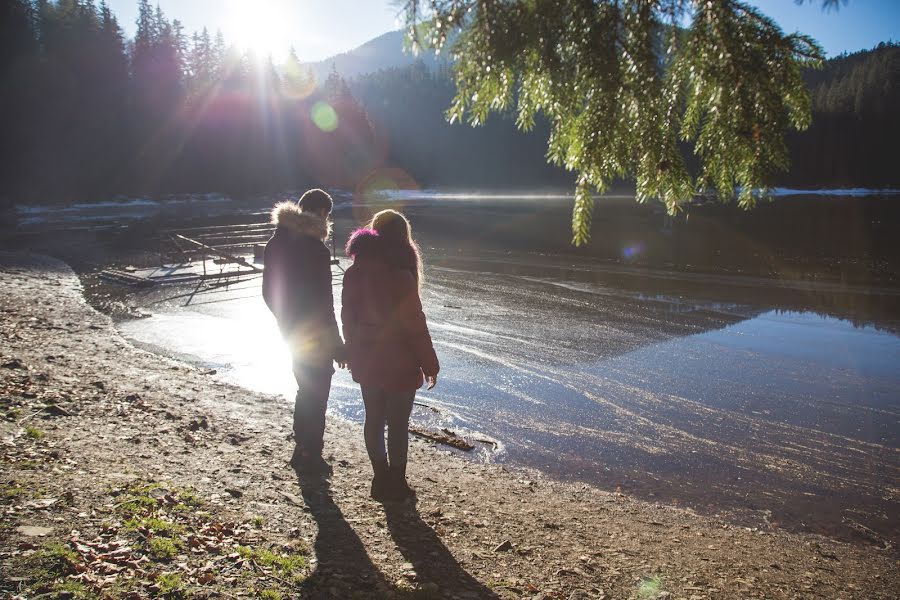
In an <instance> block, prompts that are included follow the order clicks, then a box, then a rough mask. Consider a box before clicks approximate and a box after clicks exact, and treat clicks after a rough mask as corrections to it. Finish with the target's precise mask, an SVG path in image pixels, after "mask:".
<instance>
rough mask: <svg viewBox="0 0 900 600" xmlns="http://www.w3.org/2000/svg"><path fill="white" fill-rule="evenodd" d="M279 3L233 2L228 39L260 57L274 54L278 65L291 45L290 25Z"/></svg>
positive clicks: (264, 0)
mask: <svg viewBox="0 0 900 600" xmlns="http://www.w3.org/2000/svg"><path fill="white" fill-rule="evenodd" d="M284 8H285V7H284V3H283V2H280V1H278V0H257V1H256V2H251V1H249V0H232V1H231V2H229V11H228V12H229V18H228V34H226V35H227V36H228V37H230V38H232V41H234V43H236V44H237V45H238V47H240V48H243V49H246V50H252V51H253V52H255V53H256V54H257V56H259V57H260V58H264V57H266V56H268V55H270V54H271V55H272V58H273V59H274V60H275V61H276V62H278V61H280V60H282V59H283V58H284V57H285V56H286V55H287V52H288V48H290V46H291V25H292V24H291V23H290V22H289V21H290V19H289V18H288V17H287V14H288V13H287V11H286V10H284Z"/></svg>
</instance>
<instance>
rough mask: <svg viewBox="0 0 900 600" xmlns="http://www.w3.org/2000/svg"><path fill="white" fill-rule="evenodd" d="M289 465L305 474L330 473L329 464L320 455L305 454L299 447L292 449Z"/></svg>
mask: <svg viewBox="0 0 900 600" xmlns="http://www.w3.org/2000/svg"><path fill="white" fill-rule="evenodd" d="M290 465H291V466H292V467H293V468H294V470H295V471H296V472H297V473H304V474H306V475H323V474H327V475H330V474H331V472H332V468H331V465H329V464H328V463H327V462H326V461H325V459H324V458H322V457H321V455H318V454H307V453H306V452H303V451H302V450H300V449H299V448H295V449H294V455H293V456H292V457H291V462H290Z"/></svg>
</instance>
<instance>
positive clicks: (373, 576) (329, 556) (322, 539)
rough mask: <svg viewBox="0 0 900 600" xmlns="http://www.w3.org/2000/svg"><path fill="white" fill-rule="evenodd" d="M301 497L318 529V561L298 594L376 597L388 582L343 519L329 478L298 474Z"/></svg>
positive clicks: (316, 542)
mask: <svg viewBox="0 0 900 600" xmlns="http://www.w3.org/2000/svg"><path fill="white" fill-rule="evenodd" d="M298 481H299V484H300V491H301V494H302V495H303V500H304V501H305V502H306V505H307V506H308V507H309V509H310V512H311V513H312V516H313V518H314V519H315V520H316V525H318V528H319V531H318V534H317V535H316V541H315V544H314V550H315V554H316V558H317V560H318V564H317V565H316V568H315V570H314V571H313V573H312V574H311V575H310V576H309V577H307V578H306V579H305V580H304V581H303V583H301V584H300V586H299V589H298V590H297V592H298V597H301V598H341V599H347V598H378V597H383V596H385V595H386V593H387V591H388V590H390V589H391V588H390V586H389V585H388V584H387V582H386V581H385V579H384V576H383V575H382V574H381V571H379V570H378V568H377V567H376V566H375V564H374V563H372V560H371V559H370V558H369V555H368V553H367V552H366V548H365V546H364V545H363V543H362V541H361V540H360V539H359V536H358V535H356V532H355V531H353V528H352V527H350V525H349V524H348V523H347V521H346V520H345V519H344V515H343V513H342V512H341V509H340V508H339V507H338V506H337V504H335V503H334V499H333V498H332V495H331V482H330V481H328V479H327V478H326V477H323V476H321V475H318V476H310V475H303V474H298Z"/></svg>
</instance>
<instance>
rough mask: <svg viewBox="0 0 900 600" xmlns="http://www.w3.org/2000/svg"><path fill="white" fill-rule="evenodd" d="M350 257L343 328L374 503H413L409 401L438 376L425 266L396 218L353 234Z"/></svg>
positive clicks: (391, 215) (381, 216)
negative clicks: (425, 304) (425, 306)
mask: <svg viewBox="0 0 900 600" xmlns="http://www.w3.org/2000/svg"><path fill="white" fill-rule="evenodd" d="M347 254H348V255H349V256H351V257H353V265H351V266H350V268H348V269H347V272H346V273H345V274H344V289H343V295H342V309H341V320H342V321H343V325H344V336H345V338H346V340H347V357H348V360H349V363H350V370H351V372H352V373H353V380H354V381H356V382H357V383H359V384H360V386H361V387H362V396H363V402H364V403H365V406H366V423H365V427H364V432H365V439H366V451H367V452H368V454H369V460H371V462H372V470H373V472H374V476H373V479H372V491H371V495H372V498H374V499H376V500H402V499H404V498H408V497H411V496H414V495H415V492H414V491H413V490H412V489H411V488H410V487H409V485H408V484H407V482H406V459H407V449H408V443H409V438H408V428H409V415H410V412H411V411H412V406H413V400H414V399H415V396H416V390H417V389H418V388H419V387H421V386H422V384H423V383H424V382H425V380H426V379H427V380H428V383H429V386H428V389H431V388H433V387H434V386H435V384H436V383H437V375H438V370H439V369H440V366H439V364H438V359H437V355H436V354H435V352H434V347H433V346H432V343H431V335H430V334H429V332H428V325H427V324H426V322H425V314H424V313H423V312H422V301H421V299H420V298H419V286H420V283H421V281H422V259H421V256H420V254H419V248H418V246H417V245H416V243H415V242H414V241H413V239H412V229H411V228H410V225H409V221H407V220H406V217H404V216H403V215H401V214H400V213H398V212H396V211H393V210H383V211H381V212H379V213H378V214H376V215H375V216H374V217H373V218H372V221H371V223H369V227H368V228H365V229H359V230H357V231H355V232H354V233H353V235H352V236H351V237H350V241H349V242H348V243H347ZM385 424H387V428H388V444H387V452H385V445H384V428H385Z"/></svg>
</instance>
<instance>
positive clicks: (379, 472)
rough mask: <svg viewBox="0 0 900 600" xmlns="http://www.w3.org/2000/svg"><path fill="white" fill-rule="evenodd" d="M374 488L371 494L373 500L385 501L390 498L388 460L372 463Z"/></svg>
mask: <svg viewBox="0 0 900 600" xmlns="http://www.w3.org/2000/svg"><path fill="white" fill-rule="evenodd" d="M372 471H374V476H373V477H372V490H371V492H370V493H369V495H370V496H371V497H372V500H376V501H378V502H384V501H385V500H388V499H389V495H390V494H389V492H390V476H389V475H390V472H389V469H388V464H387V461H386V460H383V461H379V462H377V463H373V464H372Z"/></svg>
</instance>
